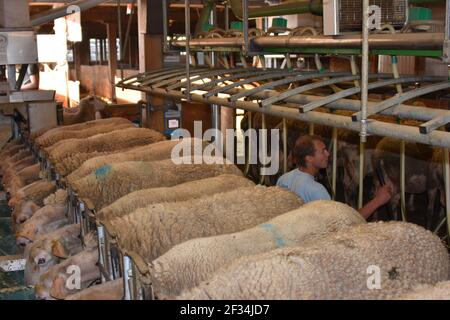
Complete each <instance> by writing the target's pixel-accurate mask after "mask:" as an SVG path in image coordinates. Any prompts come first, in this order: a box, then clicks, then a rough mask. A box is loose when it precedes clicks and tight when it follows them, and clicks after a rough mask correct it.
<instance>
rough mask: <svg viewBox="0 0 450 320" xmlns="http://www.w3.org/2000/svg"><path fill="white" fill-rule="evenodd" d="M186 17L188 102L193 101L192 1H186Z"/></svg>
mask: <svg viewBox="0 0 450 320" xmlns="http://www.w3.org/2000/svg"><path fill="white" fill-rule="evenodd" d="M184 5H185V8H184V15H185V21H184V22H185V32H186V77H187V78H186V85H187V86H186V88H187V90H186V99H187V101H190V100H191V65H190V61H189V60H190V59H191V50H190V41H191V9H190V0H185V2H184Z"/></svg>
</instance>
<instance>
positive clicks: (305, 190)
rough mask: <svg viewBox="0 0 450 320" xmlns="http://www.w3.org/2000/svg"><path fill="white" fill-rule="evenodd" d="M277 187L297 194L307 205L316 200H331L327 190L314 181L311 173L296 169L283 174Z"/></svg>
mask: <svg viewBox="0 0 450 320" xmlns="http://www.w3.org/2000/svg"><path fill="white" fill-rule="evenodd" d="M277 186H279V187H281V188H285V189H289V190H291V191H292V192H295V193H296V194H297V195H298V196H299V197H300V198H302V199H303V201H305V203H308V202H311V201H314V200H331V197H330V194H329V193H328V191H327V189H325V187H324V186H323V185H322V184H320V183H319V182H317V181H315V180H314V177H313V176H312V175H310V174H309V173H306V172H303V171H300V170H299V169H294V170H292V171H289V172H286V173H285V174H283V175H282V176H281V177H280V178H279V179H278V181H277Z"/></svg>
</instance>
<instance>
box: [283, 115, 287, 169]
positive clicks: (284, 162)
mask: <svg viewBox="0 0 450 320" xmlns="http://www.w3.org/2000/svg"><path fill="white" fill-rule="evenodd" d="M287 131H288V127H287V121H286V118H283V173H286V172H287V157H288V150H287V147H288V146H287V138H288V132H287Z"/></svg>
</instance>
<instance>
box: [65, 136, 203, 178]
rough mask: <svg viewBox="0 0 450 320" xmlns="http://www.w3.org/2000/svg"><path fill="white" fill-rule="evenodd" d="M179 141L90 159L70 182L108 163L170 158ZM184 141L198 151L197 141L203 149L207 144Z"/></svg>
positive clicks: (72, 176)
mask: <svg viewBox="0 0 450 320" xmlns="http://www.w3.org/2000/svg"><path fill="white" fill-rule="evenodd" d="M179 143H180V141H178V140H170V141H161V142H156V143H152V144H150V145H145V146H141V147H136V148H133V149H130V150H128V151H125V152H120V153H115V154H113V155H104V156H99V157H95V158H92V159H89V160H87V161H86V162H84V163H83V164H82V165H81V167H80V168H79V169H77V170H75V171H74V172H73V173H71V174H69V175H68V176H67V181H68V183H69V184H71V183H72V182H74V181H76V180H78V179H81V178H82V177H85V176H87V175H88V174H90V173H92V172H93V171H95V170H97V169H98V168H100V167H101V166H103V165H106V164H112V163H117V162H123V161H157V160H163V159H169V158H170V157H171V153H172V150H173V148H174V147H175V146H176V145H177V144H179ZM183 143H187V144H188V145H189V144H190V145H191V146H192V147H193V148H194V150H193V151H194V152H197V150H196V148H197V147H196V143H197V144H198V145H199V146H200V148H201V149H202V151H203V148H204V147H205V146H206V145H207V144H206V142H204V141H201V140H199V139H183ZM191 151H192V150H191ZM191 154H192V153H191Z"/></svg>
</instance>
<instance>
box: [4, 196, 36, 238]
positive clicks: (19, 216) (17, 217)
mask: <svg viewBox="0 0 450 320" xmlns="http://www.w3.org/2000/svg"><path fill="white" fill-rule="evenodd" d="M40 208H41V207H40V206H38V205H37V204H36V203H34V201H32V200H26V201H22V202H19V204H18V205H17V206H15V207H14V209H13V210H12V213H11V226H12V230H13V231H16V230H17V226H19V225H21V224H22V223H24V222H25V221H27V220H28V219H29V218H31V216H32V215H33V214H34V213H35V212H36V211H38V210H39V209H40Z"/></svg>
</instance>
